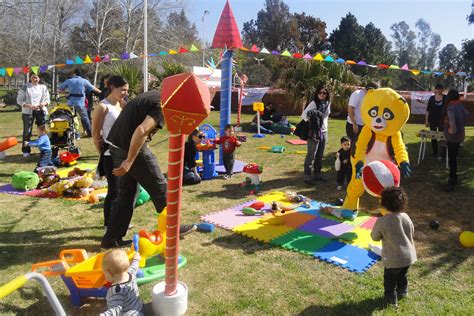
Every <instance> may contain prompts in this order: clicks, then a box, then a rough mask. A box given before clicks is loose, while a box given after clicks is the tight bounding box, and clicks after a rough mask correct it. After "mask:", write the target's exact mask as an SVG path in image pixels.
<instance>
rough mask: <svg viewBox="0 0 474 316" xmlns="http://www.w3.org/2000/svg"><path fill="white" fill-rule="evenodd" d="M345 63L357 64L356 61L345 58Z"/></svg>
mask: <svg viewBox="0 0 474 316" xmlns="http://www.w3.org/2000/svg"><path fill="white" fill-rule="evenodd" d="M346 64H348V65H355V64H357V63H356V62H355V61H353V60H346Z"/></svg>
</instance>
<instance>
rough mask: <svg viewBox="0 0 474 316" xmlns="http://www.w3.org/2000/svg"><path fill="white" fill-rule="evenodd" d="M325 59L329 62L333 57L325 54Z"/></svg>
mask: <svg viewBox="0 0 474 316" xmlns="http://www.w3.org/2000/svg"><path fill="white" fill-rule="evenodd" d="M324 60H325V61H328V62H330V63H332V62H333V61H334V58H332V57H331V56H329V55H327V56H326V58H324Z"/></svg>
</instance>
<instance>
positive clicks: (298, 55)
mask: <svg viewBox="0 0 474 316" xmlns="http://www.w3.org/2000/svg"><path fill="white" fill-rule="evenodd" d="M293 57H295V58H298V59H301V58H303V55H302V54H300V53H294V54H293Z"/></svg>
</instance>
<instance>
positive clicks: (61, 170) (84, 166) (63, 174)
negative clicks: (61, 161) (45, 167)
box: [56, 162, 97, 178]
mask: <svg viewBox="0 0 474 316" xmlns="http://www.w3.org/2000/svg"><path fill="white" fill-rule="evenodd" d="M74 168H79V169H81V170H85V169H90V170H95V169H96V168H97V164H96V163H85V162H80V163H78V164H76V165H74V166H71V167H67V168H59V169H58V171H56V173H57V174H58V175H59V176H60V177H61V178H67V174H68V172H69V171H71V170H73V169H74Z"/></svg>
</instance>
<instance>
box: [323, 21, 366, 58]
mask: <svg viewBox="0 0 474 316" xmlns="http://www.w3.org/2000/svg"><path fill="white" fill-rule="evenodd" d="M329 42H330V43H331V48H332V51H333V52H334V53H336V54H337V55H338V56H341V57H342V58H345V59H352V60H356V61H359V60H361V59H363V58H365V57H366V56H364V49H365V47H366V45H367V44H366V43H367V42H366V40H365V34H364V27H363V26H361V25H359V23H358V22H357V19H356V17H355V16H354V15H353V14H352V13H350V12H349V13H347V15H346V16H345V17H343V18H342V19H341V22H340V23H339V26H338V27H337V28H336V29H335V30H334V31H333V32H332V33H331V36H329Z"/></svg>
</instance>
